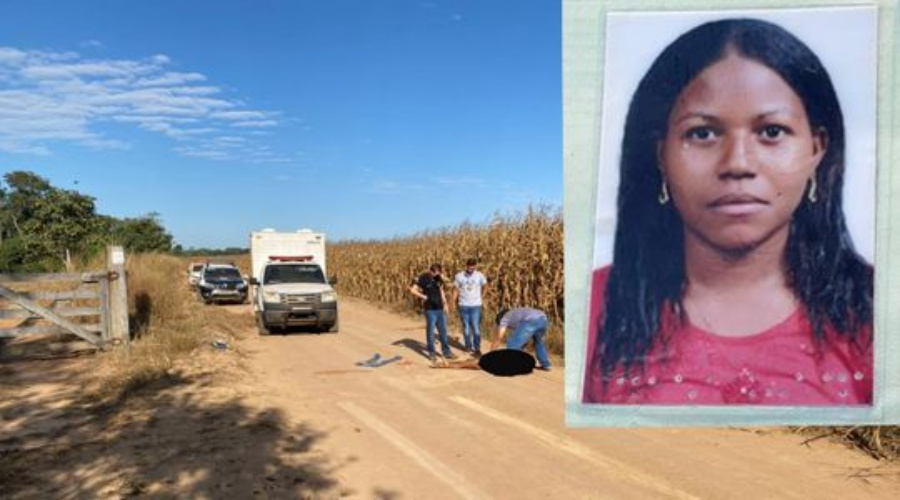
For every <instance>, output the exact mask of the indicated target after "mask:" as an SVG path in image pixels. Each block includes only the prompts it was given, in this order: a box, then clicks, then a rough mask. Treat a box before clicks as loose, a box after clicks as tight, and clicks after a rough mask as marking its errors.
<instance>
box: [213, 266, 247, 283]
mask: <svg viewBox="0 0 900 500" xmlns="http://www.w3.org/2000/svg"><path fill="white" fill-rule="evenodd" d="M204 276H206V279H208V280H239V279H241V272H240V271H238V270H237V269H235V268H233V267H214V268H211V269H207V270H206V273H205V274H204Z"/></svg>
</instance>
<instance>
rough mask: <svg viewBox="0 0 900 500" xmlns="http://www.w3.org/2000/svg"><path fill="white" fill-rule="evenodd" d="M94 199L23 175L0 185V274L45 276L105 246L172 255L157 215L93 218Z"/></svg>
mask: <svg viewBox="0 0 900 500" xmlns="http://www.w3.org/2000/svg"><path fill="white" fill-rule="evenodd" d="M94 200H95V198H93V197H91V196H88V195H85V194H82V193H79V192H78V191H75V190H72V189H62V188H58V187H55V186H53V185H52V184H51V183H50V182H49V181H48V180H47V179H45V178H43V177H41V176H39V175H36V174H34V173H32V172H26V171H12V172H7V173H5V174H4V175H3V181H2V182H0V273H3V272H50V271H59V270H62V269H71V268H72V266H73V263H74V262H75V261H76V260H81V261H83V262H86V261H88V260H89V259H91V258H93V257H94V256H96V255H97V254H99V253H100V252H102V251H103V250H104V249H105V247H106V245H108V244H116V245H122V246H123V247H125V249H126V250H127V251H130V252H152V251H157V252H169V251H172V242H173V241H172V235H171V234H169V233H168V232H167V231H166V229H165V227H163V225H162V223H161V222H160V220H159V214H157V213H152V212H151V213H149V214H147V215H143V216H140V217H126V218H116V217H111V216H108V215H103V214H98V213H97V210H96V205H95V204H94Z"/></svg>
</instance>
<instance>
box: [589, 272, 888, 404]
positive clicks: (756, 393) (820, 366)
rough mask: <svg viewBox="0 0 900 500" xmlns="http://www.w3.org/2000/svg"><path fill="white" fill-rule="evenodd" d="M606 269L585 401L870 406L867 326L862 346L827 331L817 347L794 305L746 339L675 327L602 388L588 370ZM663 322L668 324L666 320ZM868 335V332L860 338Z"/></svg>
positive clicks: (598, 277) (596, 296)
mask: <svg viewBox="0 0 900 500" xmlns="http://www.w3.org/2000/svg"><path fill="white" fill-rule="evenodd" d="M608 277H609V267H607V268H604V269H600V270H597V271H595V272H594V277H593V284H592V293H591V309H590V321H589V323H590V329H589V330H588V339H589V340H588V350H587V370H586V374H585V380H584V402H585V403H604V404H651V405H652V404H659V405H723V404H757V405H795V406H803V405H809V406H813V405H816V406H818V405H871V404H872V360H873V354H872V343H871V342H870V341H869V340H871V335H872V330H871V326H869V327H867V328H866V329H865V331H864V332H863V336H864V337H863V340H864V341H863V342H861V345H864V346H867V347H866V350H865V351H862V350H860V349H859V348H857V347H855V345H853V344H851V342H849V341H847V340H845V339H844V338H842V337H839V336H837V335H835V334H834V332H833V331H830V330H826V338H827V342H826V343H825V344H823V347H822V348H821V349H820V350H817V349H816V344H815V342H814V340H813V336H812V326H811V325H810V323H809V321H808V320H807V318H806V315H805V314H804V313H803V310H802V308H798V309H797V311H795V312H794V313H793V314H791V316H790V317H788V318H787V319H785V320H784V321H782V322H780V323H778V324H777V325H774V326H772V327H771V328H769V329H767V330H764V331H762V332H759V333H756V334H753V335H749V336H746V337H722V336H719V335H716V334H713V333H710V332H707V331H704V330H701V329H700V328H697V327H696V326H694V325H691V324H684V325H679V324H678V323H677V322H673V324H674V325H676V326H675V327H674V328H675V329H674V331H673V332H672V334H671V337H669V342H668V345H667V346H665V347H663V346H662V345H660V343H657V344H656V345H655V346H654V347H653V348H652V349H651V351H650V352H649V353H648V355H647V356H646V358H645V364H644V366H643V370H642V369H641V367H640V366H633V367H632V370H631V373H630V374H629V376H625V374H624V370H622V369H619V370H617V371H616V372H614V373H612V374H611V375H610V377H609V379H608V381H607V384H606V389H605V392H604V388H603V380H602V375H601V373H600V370H599V368H598V369H596V370H594V369H593V368H592V365H593V363H592V360H593V358H594V352H595V349H596V348H597V346H596V332H597V327H598V324H600V318H601V315H602V313H603V311H602V307H603V305H604V299H603V297H604V295H605V292H606V281H607V278H608ZM667 323H668V322H667ZM865 337H868V338H865Z"/></svg>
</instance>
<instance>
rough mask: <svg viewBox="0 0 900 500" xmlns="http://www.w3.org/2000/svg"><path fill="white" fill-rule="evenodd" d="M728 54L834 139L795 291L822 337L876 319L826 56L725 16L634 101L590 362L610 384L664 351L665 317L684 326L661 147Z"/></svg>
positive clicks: (695, 37) (794, 275) (667, 54)
mask: <svg viewBox="0 0 900 500" xmlns="http://www.w3.org/2000/svg"><path fill="white" fill-rule="evenodd" d="M729 51H732V52H734V53H736V54H737V55H739V56H741V57H744V58H747V59H751V60H754V61H756V62H759V63H761V64H764V65H765V66H767V67H768V68H770V69H771V70H772V71H774V72H775V73H777V74H778V75H779V76H780V77H781V78H782V79H784V81H785V82H787V83H788V85H790V87H791V88H792V89H793V90H794V92H796V94H797V95H798V96H799V97H800V100H801V101H802V102H803V105H804V107H805V108H806V113H807V116H808V117H809V123H810V126H811V128H812V130H820V129H824V130H825V131H826V133H827V138H828V140H827V151H826V152H825V155H824V157H823V158H822V161H821V163H820V164H819V166H818V168H817V169H816V173H815V176H816V183H817V184H818V189H817V196H818V202H817V203H808V202H806V201H805V200H804V202H802V203H801V204H800V206H799V207H798V208H797V209H796V211H795V212H794V215H793V219H792V222H791V226H790V235H789V238H788V243H787V248H786V256H785V259H786V264H787V268H788V276H787V278H788V283H789V286H790V288H791V289H792V290H793V292H794V293H795V294H796V296H797V297H798V298H799V300H800V301H801V302H802V303H803V306H804V307H805V312H806V314H807V316H808V318H809V320H810V322H811V324H812V327H813V333H814V337H815V338H816V339H817V340H818V341H824V340H825V327H826V325H830V326H831V328H833V329H834V331H835V332H836V333H838V334H839V335H842V336H844V337H847V338H849V339H851V340H854V341H856V340H858V338H857V337H859V335H857V333H858V331H859V330H860V328H861V327H863V326H865V325H868V324H870V323H871V321H872V282H873V277H872V274H873V273H872V268H871V266H870V265H868V264H867V263H866V262H865V261H864V260H863V259H862V258H861V257H860V256H859V255H858V254H857V253H856V251H855V250H854V248H853V243H852V241H851V238H850V234H849V233H848V231H847V227H846V223H845V222H844V213H843V209H842V196H841V191H842V187H843V179H844V122H843V115H842V113H841V108H840V104H839V103H838V100H837V96H836V94H835V91H834V87H833V86H832V84H831V79H830V78H829V76H828V73H827V72H826V71H825V68H824V67H823V66H822V63H821V62H820V61H819V59H818V57H816V55H815V54H814V53H813V52H812V51H811V50H810V49H809V48H808V47H807V46H806V45H805V44H803V42H801V41H800V40H798V39H797V38H796V37H794V36H793V35H791V34H790V33H788V32H787V31H785V30H784V29H783V28H780V27H779V26H776V25H774V24H772V23H768V22H765V21H759V20H754V19H729V20H723V21H715V22H710V23H706V24H703V25H701V26H698V27H696V28H694V29H692V30H691V31H689V32H687V33H685V34H684V35H682V36H681V37H679V38H678V39H677V40H675V41H674V42H673V43H672V44H670V45H669V46H668V47H667V48H666V49H665V50H664V51H663V52H662V54H660V55H659V57H657V59H656V60H655V61H654V63H653V65H652V66H651V68H650V69H649V70H648V72H647V74H646V75H644V78H643V79H642V80H641V82H640V84H639V85H638V88H637V90H636V92H635V94H634V97H633V98H632V101H631V105H630V108H629V110H628V115H627V119H626V123H625V134H624V139H623V141H622V157H621V163H620V179H621V181H620V184H619V194H618V208H617V210H618V222H617V226H616V236H615V246H614V253H613V265H612V269H611V271H610V275H609V280H608V283H607V288H606V299H605V300H606V303H605V307H604V311H605V312H604V315H603V318H601V319H602V321H600V322H598V324H599V327H598V331H597V332H594V334H595V335H598V338H597V341H598V342H597V345H598V346H599V348H598V349H597V351H596V353H595V358H594V360H592V362H593V363H594V366H595V368H596V367H597V365H598V364H599V367H600V368H601V369H602V372H603V375H604V376H605V377H606V376H608V375H609V374H610V373H611V372H613V371H614V370H615V369H616V368H617V367H620V366H622V367H624V369H625V371H626V372H627V371H630V370H631V369H632V368H633V367H634V366H643V363H642V362H641V360H642V359H643V357H644V356H645V355H646V354H647V353H648V351H649V350H650V349H651V348H652V347H653V345H654V344H655V343H656V342H659V341H664V340H665V336H664V331H663V330H666V328H664V325H663V318H664V314H668V313H672V317H673V318H676V319H678V320H679V321H683V320H684V318H685V317H684V314H683V307H682V303H681V300H682V295H683V290H684V287H685V271H684V234H683V224H682V221H681V218H680V216H679V214H678V212H677V210H676V209H675V208H673V206H672V205H673V204H672V203H669V204H666V205H660V203H659V202H658V201H657V195H658V193H659V189H660V186H661V184H662V174H661V173H660V171H659V169H658V167H657V144H658V142H659V141H661V140H662V139H663V138H664V137H665V136H666V133H667V130H666V128H667V123H668V117H669V114H670V112H671V110H672V107H673V105H674V103H675V100H676V99H677V98H678V96H679V94H680V93H681V92H682V90H683V89H684V88H685V87H686V86H687V85H688V84H689V83H690V82H691V81H692V80H693V79H694V78H695V77H696V76H697V75H699V74H700V72H702V71H703V70H704V69H706V68H707V67H709V66H710V65H712V64H714V63H715V62H717V61H719V60H721V59H723V58H724V57H725V56H726V55H727V54H728V53H729Z"/></svg>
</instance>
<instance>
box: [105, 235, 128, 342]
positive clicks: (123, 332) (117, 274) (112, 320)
mask: <svg viewBox="0 0 900 500" xmlns="http://www.w3.org/2000/svg"><path fill="white" fill-rule="evenodd" d="M106 271H107V276H109V316H108V317H109V323H108V325H107V326H108V328H109V338H110V340H112V341H113V342H115V341H120V342H122V343H125V344H128V343H129V342H131V334H130V333H129V331H128V279H127V276H126V274H125V249H124V248H122V247H120V246H115V245H110V246H108V247H106Z"/></svg>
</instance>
